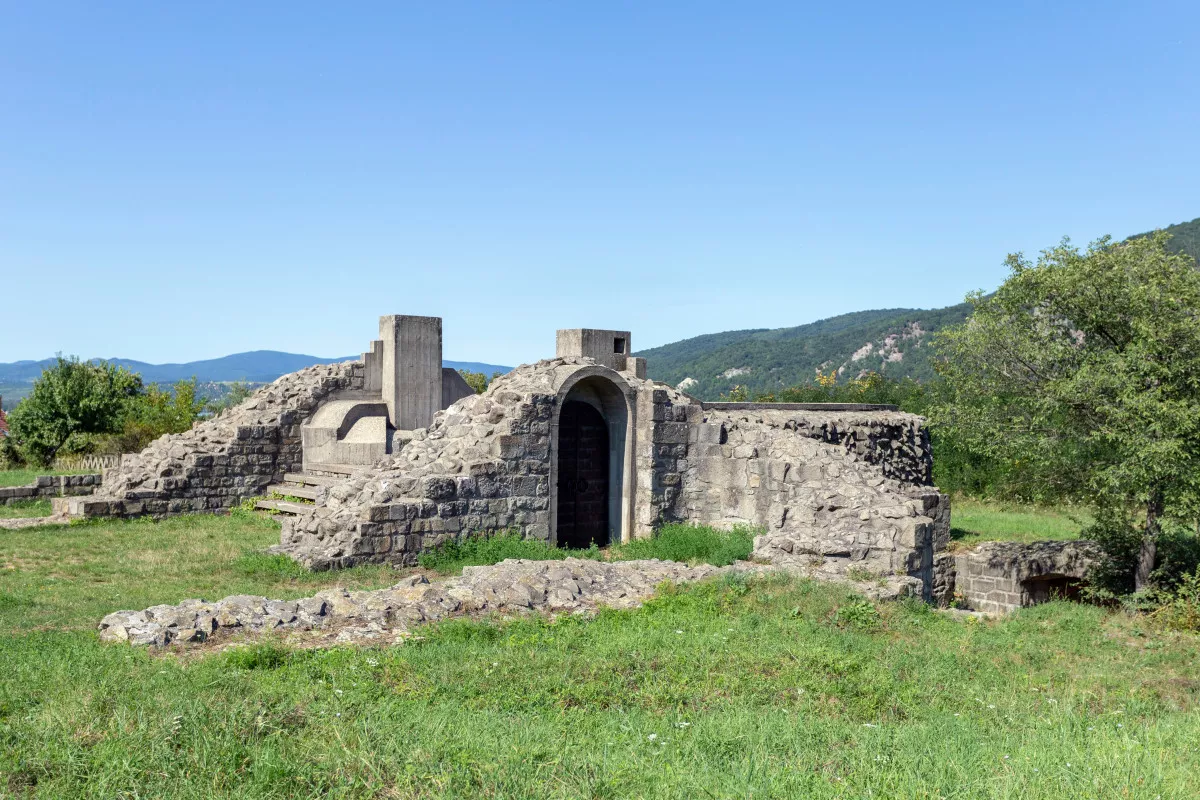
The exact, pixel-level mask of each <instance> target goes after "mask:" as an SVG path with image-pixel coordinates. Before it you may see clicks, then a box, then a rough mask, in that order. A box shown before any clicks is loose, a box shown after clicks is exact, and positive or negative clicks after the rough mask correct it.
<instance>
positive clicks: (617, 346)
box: [613, 336, 625, 353]
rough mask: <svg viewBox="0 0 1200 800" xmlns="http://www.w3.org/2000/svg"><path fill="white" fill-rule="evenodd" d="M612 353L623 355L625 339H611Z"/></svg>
mask: <svg viewBox="0 0 1200 800" xmlns="http://www.w3.org/2000/svg"><path fill="white" fill-rule="evenodd" d="M613 352H614V353H624V352H625V337H624V336H618V337H617V338H615V339H613Z"/></svg>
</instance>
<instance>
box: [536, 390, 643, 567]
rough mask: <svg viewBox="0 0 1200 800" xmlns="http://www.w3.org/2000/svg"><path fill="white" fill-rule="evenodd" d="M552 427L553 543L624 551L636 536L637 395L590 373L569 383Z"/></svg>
mask: <svg viewBox="0 0 1200 800" xmlns="http://www.w3.org/2000/svg"><path fill="white" fill-rule="evenodd" d="M557 399H558V404H557V409H556V413H555V417H554V421H553V423H552V433H551V460H550V473H551V474H550V490H551V493H552V494H551V497H550V520H551V523H550V530H551V533H550V536H551V542H552V543H554V544H556V545H558V546H559V547H588V546H590V545H592V544H596V545H599V546H605V545H608V544H610V543H611V544H619V543H620V542H622V541H623V540H625V539H627V538H628V536H629V535H630V532H631V531H632V520H631V518H630V517H631V515H632V510H633V505H632V500H631V498H632V494H633V483H632V481H631V473H632V454H633V442H632V437H633V430H634V424H633V423H634V420H633V413H634V403H633V402H632V390H631V389H630V388H629V386H628V384H626V383H625V381H624V379H623V378H622V377H621V376H620V374H619V373H617V372H615V371H613V370H610V369H607V368H605V367H585V368H583V369H581V370H579V371H578V372H576V373H574V374H572V375H571V376H570V377H569V378H568V379H567V380H565V381H564V382H563V384H562V385H561V387H560V389H559V393H558V398H557Z"/></svg>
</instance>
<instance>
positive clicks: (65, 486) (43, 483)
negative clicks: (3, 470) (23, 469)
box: [0, 475, 100, 506]
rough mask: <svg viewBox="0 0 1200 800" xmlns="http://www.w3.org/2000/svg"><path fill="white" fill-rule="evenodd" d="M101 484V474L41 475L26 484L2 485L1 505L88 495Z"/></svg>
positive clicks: (0, 488) (0, 491)
mask: <svg viewBox="0 0 1200 800" xmlns="http://www.w3.org/2000/svg"><path fill="white" fill-rule="evenodd" d="M99 485H100V476H99V475H39V476H38V477H37V478H36V479H35V480H34V481H33V483H30V484H28V485H26V486H0V506H4V505H12V504H13V503H23V502H27V501H29V500H43V499H48V498H55V497H73V496H79V495H88V494H91V493H92V492H94V491H96V488H97V487H98V486H99Z"/></svg>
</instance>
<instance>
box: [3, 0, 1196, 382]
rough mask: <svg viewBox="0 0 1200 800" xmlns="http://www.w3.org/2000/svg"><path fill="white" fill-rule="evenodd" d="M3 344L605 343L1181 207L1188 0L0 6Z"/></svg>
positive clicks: (1189, 48) (929, 295) (1189, 180)
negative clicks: (416, 322) (585, 333)
mask: <svg viewBox="0 0 1200 800" xmlns="http://www.w3.org/2000/svg"><path fill="white" fill-rule="evenodd" d="M0 11H2V13H0V281H2V285H0V294H2V296H3V298H4V300H3V303H2V305H0V361H12V360H17V359H32V358H43V357H46V356H48V355H51V354H53V353H54V352H55V351H62V352H65V353H75V354H78V355H81V356H85V357H94V356H101V357H108V356H122V357H128V358H136V359H141V360H144V361H152V362H161V361H186V360H193V359H197V358H208V357H215V356H220V355H224V354H227V353H231V352H237V351H242V350H252V349H279V350H288V351H292V352H304V353H313V354H317V355H326V356H332V355H342V354H349V353H354V352H358V351H361V350H362V349H363V347H364V346H365V345H366V343H367V341H368V340H369V339H371V338H373V336H374V335H375V333H376V318H377V317H378V315H380V314H383V313H414V314H430V315H440V316H442V317H444V318H445V323H444V330H445V347H444V352H445V355H446V357H447V358H452V359H460V360H479V361H490V362H494V363H507V364H513V363H519V362H525V361H529V360H533V359H536V358H539V357H546V356H549V355H552V354H553V348H554V329H555V328H560V327H610V328H621V329H626V328H627V329H630V330H632V331H633V337H634V338H633V341H634V346H635V348H645V347H649V346H653V345H659V344H663V343H666V342H670V341H675V340H678V339H681V338H685V337H688V336H694V335H697V334H701V333H710V332H714V331H720V330H729V329H735V328H749V327H781V326H790V325H796V324H800V323H804V322H809V321H812V320H815V319H820V318H823V317H828V316H832V315H834V314H840V313H843V312H847V311H855V310H860V309H867V308H879V307H899V306H914V307H937V306H943V305H948V304H951V303H954V302H958V301H960V300H961V299H962V297H963V294H964V293H965V292H967V291H968V290H971V289H975V288H985V289H990V288H993V287H994V286H995V285H996V284H998V283H999V282H1000V281H1001V280H1002V278H1003V275H1004V270H1003V265H1002V260H1003V258H1004V255H1005V254H1006V253H1007V252H1009V251H1013V250H1024V251H1026V252H1027V253H1036V251H1037V250H1040V249H1041V248H1044V247H1047V246H1049V245H1051V244H1053V243H1055V242H1056V241H1057V240H1058V239H1059V238H1060V237H1062V236H1064V235H1069V236H1071V237H1072V238H1073V239H1074V240H1076V241H1077V242H1080V243H1085V242H1087V241H1088V240H1090V239H1092V238H1094V237H1096V236H1099V235H1101V234H1105V233H1111V234H1113V235H1115V236H1125V235H1128V234H1131V233H1135V232H1139V231H1142V230H1146V229H1149V228H1154V227H1161V226H1164V225H1167V224H1169V223H1172V222H1179V221H1182V220H1186V219H1191V218H1194V217H1197V216H1200V147H1198V143H1200V92H1198V88H1200V80H1198V77H1200V44H1198V41H1197V34H1198V32H1200V3H1196V2H1194V0H1188V1H1186V2H1185V1H1183V0H1181V1H1180V2H1138V3H1134V2H1126V3H1112V2H1095V0H1089V2H1078V3H1065V2H1059V3H1044V2H1004V3H988V2H983V3H972V2H958V1H956V2H944V3H922V2H913V3H895V2H887V3H858V4H850V3H821V4H815V3H814V4H802V3H797V2H785V3H776V4H773V3H730V2H714V3H686V4H684V3H680V4H670V3H647V2H630V3H621V2H613V1H612V0H605V2H592V3H574V2H572V3H563V2H553V3H550V2H547V3H534V2H519V3H513V2H509V3H500V2H488V3H423V4H415V3H390V2H389V3H378V4H369V3H330V2H320V3H301V2H286V3H282V2H281V3H243V2H227V3H187V4H184V3H162V2H155V3H133V2H123V3H111V4H101V3H92V2H87V3H78V4H65V3H56V2H50V0H47V1H46V2H41V1H40V0H39V2H11V3H4V4H3V7H2V9H0Z"/></svg>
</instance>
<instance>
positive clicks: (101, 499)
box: [55, 361, 364, 517]
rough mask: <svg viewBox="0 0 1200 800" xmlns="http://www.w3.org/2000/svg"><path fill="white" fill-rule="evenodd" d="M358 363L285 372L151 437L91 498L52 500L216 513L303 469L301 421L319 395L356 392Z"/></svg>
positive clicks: (81, 506)
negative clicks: (233, 401) (176, 429)
mask: <svg viewBox="0 0 1200 800" xmlns="http://www.w3.org/2000/svg"><path fill="white" fill-rule="evenodd" d="M363 379H364V371H363V365H362V363H361V362H353V361H349V362H343V363H340V364H321V365H317V366H314V367H308V368H307V369H303V370H300V371H299V372H294V373H292V374H290V375H285V376H283V377H282V378H280V379H279V380H277V381H275V382H274V383H272V384H270V385H268V386H265V387H263V388H262V389H260V390H258V391H257V392H255V393H254V394H253V395H251V396H250V397H249V398H247V399H246V400H245V401H244V402H242V403H241V404H240V405H238V406H236V407H234V408H232V409H228V410H226V411H224V412H222V413H221V414H220V415H218V416H217V417H216V418H214V419H211V420H205V421H203V422H199V423H197V424H196V425H194V426H193V427H192V429H191V430H189V431H185V432H183V433H178V434H170V435H167V436H163V437H160V438H159V439H156V440H155V441H154V442H153V443H151V445H150V446H149V447H147V448H146V449H145V450H143V451H142V452H141V453H138V454H136V455H130V456H125V457H124V458H123V459H122V461H121V466H120V467H119V468H117V469H112V470H108V471H106V472H105V474H104V480H103V483H102V485H101V486H100V488H99V489H98V490H97V491H96V493H95V494H94V495H93V496H92V497H88V498H69V499H63V500H59V501H56V503H55V511H56V512H58V513H64V514H66V515H68V516H73V517H95V516H141V515H151V516H168V515H173V514H186V513H196V512H204V511H209V512H212V511H216V512H221V511H225V510H228V509H229V508H231V507H233V506H235V505H237V504H238V503H240V502H241V501H242V500H244V499H246V498H249V497H255V496H257V495H260V494H262V493H263V491H264V490H265V489H266V487H267V486H268V485H270V484H271V483H273V482H277V481H279V480H281V479H282V477H283V475H284V473H287V472H293V471H299V470H300V469H302V468H303V446H302V444H301V436H300V426H301V424H302V423H303V422H304V421H305V420H306V419H308V418H309V417H310V416H311V415H312V414H313V413H314V412H315V411H316V409H317V407H318V406H319V405H320V403H321V402H322V401H324V400H325V399H327V398H330V397H334V396H337V395H340V394H344V393H354V392H361V391H362V388H363Z"/></svg>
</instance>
